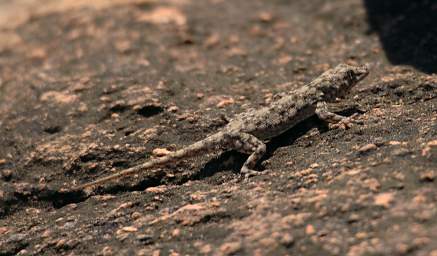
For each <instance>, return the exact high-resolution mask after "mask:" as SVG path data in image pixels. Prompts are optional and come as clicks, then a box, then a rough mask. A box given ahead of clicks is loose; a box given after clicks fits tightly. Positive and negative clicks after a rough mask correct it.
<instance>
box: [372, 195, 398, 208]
mask: <svg viewBox="0 0 437 256" xmlns="http://www.w3.org/2000/svg"><path fill="white" fill-rule="evenodd" d="M393 200H394V193H392V192H386V193H380V194H378V195H376V196H375V197H374V204H375V205H378V206H383V207H386V208H388V207H389V206H390V204H391V203H392V202H393Z"/></svg>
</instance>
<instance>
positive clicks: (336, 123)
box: [315, 102, 357, 129]
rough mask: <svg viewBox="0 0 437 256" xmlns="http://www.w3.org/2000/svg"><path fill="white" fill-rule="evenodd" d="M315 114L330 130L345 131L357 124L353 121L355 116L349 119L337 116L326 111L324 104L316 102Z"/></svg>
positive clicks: (326, 107)
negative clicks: (338, 129) (339, 129)
mask: <svg viewBox="0 0 437 256" xmlns="http://www.w3.org/2000/svg"><path fill="white" fill-rule="evenodd" d="M315 113H316V115H317V116H318V117H319V118H320V119H322V120H324V121H326V122H328V123H330V126H329V127H330V128H342V129H347V128H350V127H351V126H352V123H357V121H356V120H355V119H354V118H355V117H356V116H357V114H353V115H352V116H349V117H345V116H341V115H337V114H335V113H332V112H330V111H329V110H328V106H327V104H326V102H318V103H317V106H316V111H315Z"/></svg>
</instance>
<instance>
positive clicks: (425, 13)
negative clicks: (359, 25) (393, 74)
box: [364, 0, 437, 73]
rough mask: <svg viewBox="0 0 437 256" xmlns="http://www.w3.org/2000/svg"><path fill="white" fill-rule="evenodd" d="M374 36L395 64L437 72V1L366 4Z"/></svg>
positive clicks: (390, 0)
mask: <svg viewBox="0 0 437 256" xmlns="http://www.w3.org/2000/svg"><path fill="white" fill-rule="evenodd" d="M364 3H365V6H366V9H367V15H368V20H369V23H370V27H371V29H372V31H373V32H376V33H377V34H378V35H379V38H380V40H381V43H382V46H383V48H384V50H385V53H386V55H387V57H388V59H389V61H390V62H391V63H392V64H406V65H412V66H414V67H415V68H417V69H419V70H421V71H423V72H426V73H436V72H437V0H364Z"/></svg>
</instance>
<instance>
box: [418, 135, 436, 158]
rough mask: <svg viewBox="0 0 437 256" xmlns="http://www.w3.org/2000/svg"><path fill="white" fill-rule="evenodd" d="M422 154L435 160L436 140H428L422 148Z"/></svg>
mask: <svg viewBox="0 0 437 256" xmlns="http://www.w3.org/2000/svg"><path fill="white" fill-rule="evenodd" d="M422 156H424V157H426V158H428V159H434V160H437V140H432V141H430V142H428V143H427V144H426V145H425V147H424V148H423V150H422Z"/></svg>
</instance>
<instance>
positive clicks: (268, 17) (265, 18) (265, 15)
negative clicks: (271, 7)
mask: <svg viewBox="0 0 437 256" xmlns="http://www.w3.org/2000/svg"><path fill="white" fill-rule="evenodd" d="M258 19H259V20H260V21H262V22H266V23H268V22H271V21H272V20H273V14H272V13H271V12H261V13H259V14H258Z"/></svg>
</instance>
